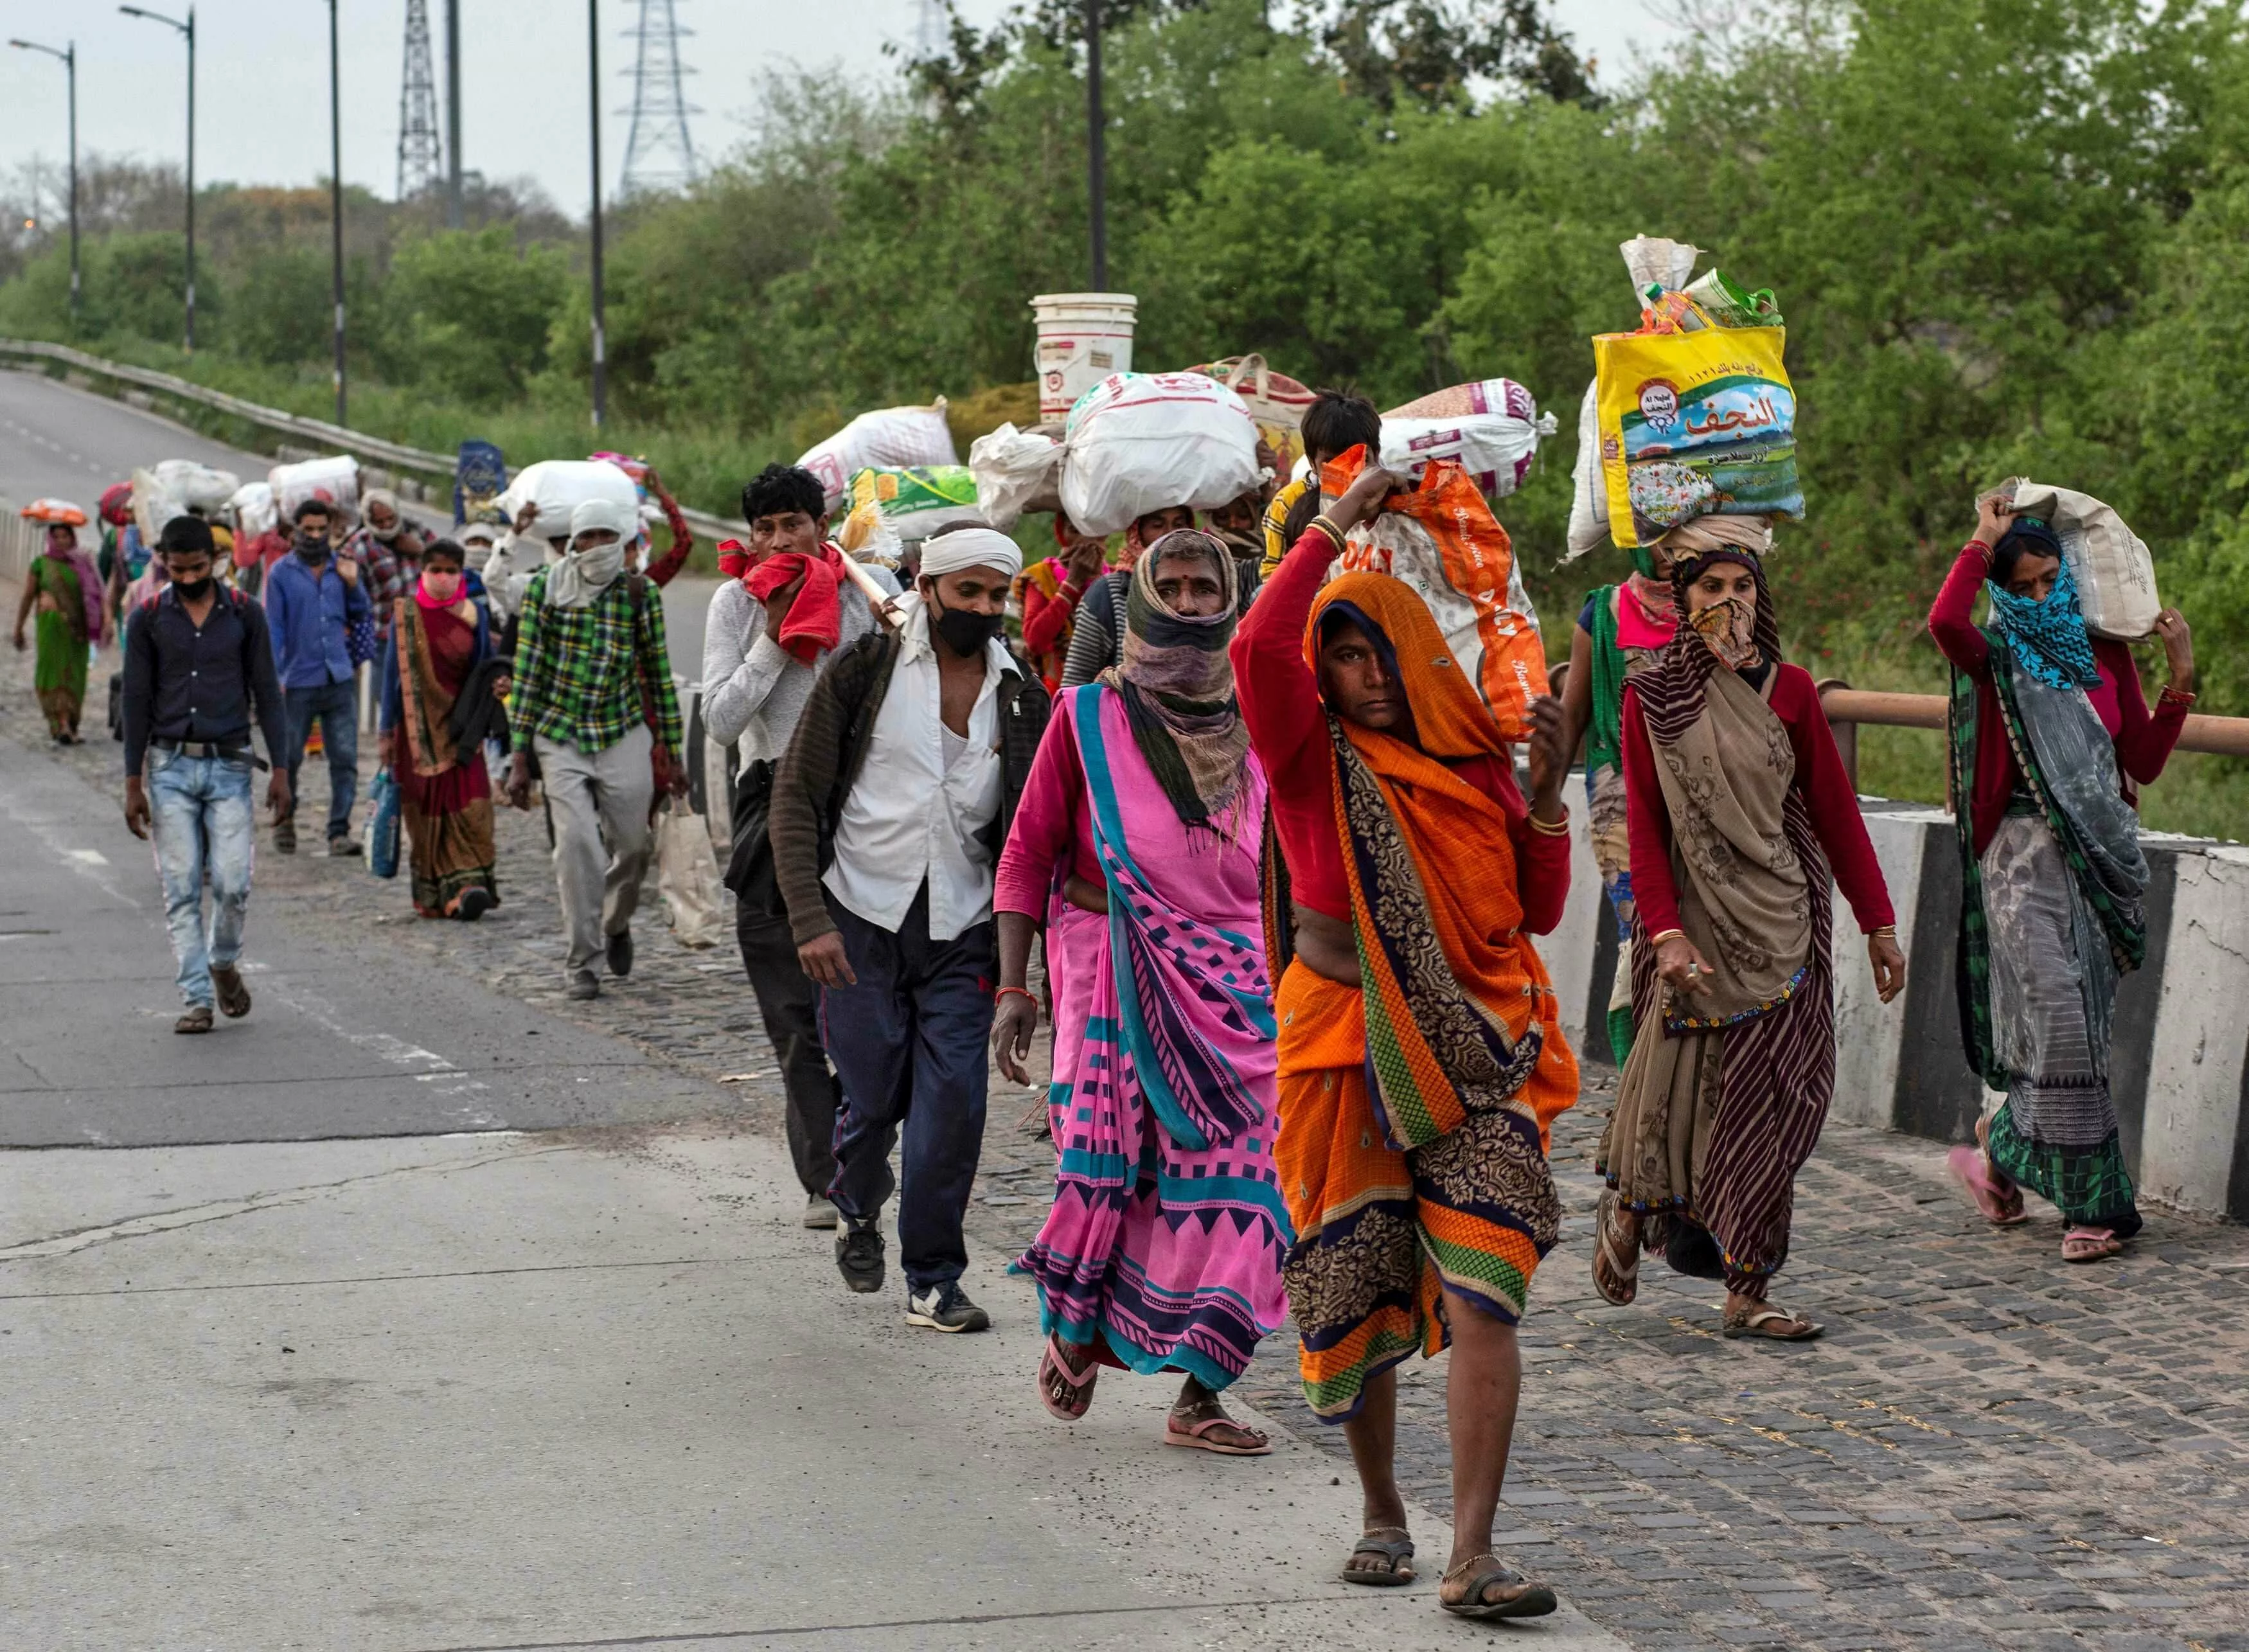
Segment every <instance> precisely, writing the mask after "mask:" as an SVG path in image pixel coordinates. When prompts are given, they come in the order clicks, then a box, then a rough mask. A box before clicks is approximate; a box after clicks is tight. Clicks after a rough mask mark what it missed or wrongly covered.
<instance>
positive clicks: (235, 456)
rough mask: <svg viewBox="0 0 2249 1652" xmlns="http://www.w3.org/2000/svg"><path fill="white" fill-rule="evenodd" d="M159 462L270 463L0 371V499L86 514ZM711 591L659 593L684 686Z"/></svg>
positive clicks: (693, 666) (676, 586)
mask: <svg viewBox="0 0 2249 1652" xmlns="http://www.w3.org/2000/svg"><path fill="white" fill-rule="evenodd" d="M160 459H194V460H196V462H197V463H198V464H203V465H212V466H215V467H216V468H217V469H219V470H223V471H231V472H234V473H235V474H236V475H237V476H239V477H240V478H243V480H244V481H251V480H253V479H255V478H258V477H261V476H263V475H265V472H267V471H268V470H270V469H271V468H272V465H273V461H272V459H271V458H261V457H260V456H258V454H255V453H246V452H244V451H242V450H241V449H240V448H235V447H229V446H227V445H226V444H224V442H215V441H213V440H212V439H211V438H210V437H207V436H203V435H199V434H197V433H196V431H194V430H189V429H188V428H187V427H186V426H185V425H182V424H178V423H174V422H173V421H172V420H170V419H168V418H165V417H163V416H161V415H159V414H155V413H148V412H143V411H142V410H141V409H139V408H136V407H132V406H129V405H127V403H123V402H113V401H111V400H110V399H109V398H108V397H107V396H96V395H94V394H93V392H92V391H90V390H81V389H74V388H73V387H72V386H70V385H67V384H64V383H61V382H58V381H57V380H54V379H51V378H47V377H45V376H44V375H39V374H36V373H26V372H23V371H21V370H17V369H5V368H0V498H5V499H10V500H11V501H13V502H14V503H15V504H16V505H17V506H24V505H28V504H30V503H31V500H33V499H39V498H43V497H45V496H46V495H49V494H52V495H56V496H58V497H60V498H63V499H72V500H74V501H76V502H77V503H78V504H79V505H82V506H85V507H86V510H87V512H88V513H91V512H92V511H93V506H94V501H95V500H96V499H99V498H100V493H101V490H102V489H104V488H105V487H107V486H108V485H110V484H111V483H112V482H121V481H126V480H128V479H130V478H131V477H132V474H133V472H134V467H135V466H138V465H154V464H155V463H156V462H157V461H158V460H160ZM415 514H416V516H417V517H419V518H422V519H423V520H427V521H429V522H430V523H432V524H442V523H443V521H444V517H443V516H442V515H433V514H431V513H428V512H424V511H421V510H418V509H417V510H416V512H415ZM717 586H718V582H717V581H715V580H710V579H699V578H696V577H693V576H685V577H682V578H680V579H676V580H674V581H673V582H671V585H670V586H669V587H668V588H667V589H665V591H664V628H665V632H666V635H667V637H668V638H669V640H670V642H671V668H672V670H673V671H677V673H678V674H679V675H680V676H682V677H684V678H687V679H688V680H689V681H693V680H695V679H696V678H698V677H699V676H701V674H702V670H703V616H704V612H705V609H707V608H708V607H709V605H710V602H711V593H712V591H713V590H714V589H717Z"/></svg>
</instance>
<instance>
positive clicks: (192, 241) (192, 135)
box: [117, 6, 196, 355]
mask: <svg viewBox="0 0 2249 1652" xmlns="http://www.w3.org/2000/svg"><path fill="white" fill-rule="evenodd" d="M117 9H118V10H120V11H122V12H123V13H124V14H125V15H126V16H127V17H146V18H148V21H149V22H151V23H162V24H169V25H170V26H171V27H173V28H175V29H177V30H178V31H180V33H181V35H182V37H184V38H185V39H186V40H187V43H188V354H190V355H193V354H195V353H196V9H195V8H194V7H193V6H189V8H188V20H187V21H186V22H185V23H182V22H181V21H180V20H179V19H178V18H177V17H166V16H165V15H164V14H163V13H162V12H161V11H146V10H142V9H141V7H139V6H120V7H118V8H117Z"/></svg>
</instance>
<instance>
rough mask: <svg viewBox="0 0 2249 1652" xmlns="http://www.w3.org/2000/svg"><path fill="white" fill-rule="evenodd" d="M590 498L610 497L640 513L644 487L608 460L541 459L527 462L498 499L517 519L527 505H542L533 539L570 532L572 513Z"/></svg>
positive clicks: (611, 499)
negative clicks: (641, 488) (530, 462)
mask: <svg viewBox="0 0 2249 1652" xmlns="http://www.w3.org/2000/svg"><path fill="white" fill-rule="evenodd" d="M588 499H607V500H609V502H610V503H611V504H614V505H622V506H624V507H625V508H626V509H628V510H629V511H631V512H632V513H633V514H634V515H636V516H637V515H639V513H640V489H639V487H638V486H637V485H635V483H634V481H633V479H632V478H631V477H629V476H628V475H626V474H625V472H623V471H622V469H620V468H619V467H618V466H616V465H612V464H610V463H609V461H608V460H607V459H541V460H540V462H539V463H538V464H536V465H526V466H524V468H523V469H522V470H520V471H518V472H516V474H515V479H514V480H513V481H512V482H510V483H509V484H508V485H507V492H505V493H503V494H501V495H500V496H499V499H498V500H496V501H495V503H496V504H497V506H499V509H500V510H501V511H503V512H505V513H506V516H507V520H509V521H510V522H513V521H514V520H515V518H516V513H518V512H519V511H520V510H522V509H523V507H524V506H526V505H531V504H536V505H537V506H539V520H537V521H535V522H533V524H532V525H531V536H532V537H533V539H542V540H544V539H557V538H560V537H561V536H562V535H564V534H566V533H569V531H570V517H571V514H572V513H574V511H576V510H577V508H578V507H579V506H581V505H583V504H584V503H585V502H586V501H587V500H588Z"/></svg>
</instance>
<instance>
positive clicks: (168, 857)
mask: <svg viewBox="0 0 2249 1652" xmlns="http://www.w3.org/2000/svg"><path fill="white" fill-rule="evenodd" d="M250 774H251V769H250V764H249V762H248V761H241V762H228V761H225V760H224V758H217V757H184V756H182V755H181V754H178V753H176V752H166V751H159V750H157V749H155V747H150V748H149V752H148V763H147V773H146V778H147V781H148V812H149V815H150V816H151V817H152V833H151V835H152V836H154V837H155V844H156V873H157V876H158V877H160V878H162V879H163V882H164V922H165V925H166V926H168V927H169V929H170V930H171V932H172V956H173V957H174V958H175V960H178V963H179V967H180V1000H181V1002H182V1003H184V1004H186V1005H187V1007H188V1008H190V1009H194V1008H198V1007H200V1008H205V1009H208V1008H211V1007H212V997H211V978H210V973H211V969H212V967H213V966H214V965H216V966H217V967H219V968H221V969H226V968H230V967H233V964H234V962H235V960H237V959H238V958H240V957H241V956H242V919H243V916H244V913H245V912H248V911H249V909H250V871H251V845H252V844H253V843H255V842H256V840H257V833H256V831H255V830H254V829H253V828H254V826H255V824H256V818H257V817H256V816H255V815H254V814H253V812H252V809H251V802H250ZM207 876H208V878H210V892H211V905H210V933H209V934H208V936H206V934H205V933H204V928H203V880H204V878H206V877H207Z"/></svg>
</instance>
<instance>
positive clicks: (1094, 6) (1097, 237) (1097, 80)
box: [1085, 0, 1109, 293]
mask: <svg viewBox="0 0 2249 1652" xmlns="http://www.w3.org/2000/svg"><path fill="white" fill-rule="evenodd" d="M1107 124H1108V123H1107V122H1106V120H1104V118H1103V115H1102V112H1101V0H1085V165H1086V194H1087V204H1088V205H1089V207H1090V209H1091V214H1090V216H1091V218H1092V230H1093V290H1094V291H1095V292H1096V293H1106V292H1107V291H1108V290H1109V180H1108V170H1109V166H1108V132H1107V130H1106V127H1107Z"/></svg>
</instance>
